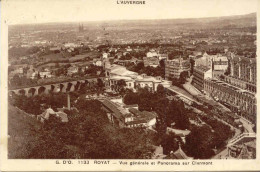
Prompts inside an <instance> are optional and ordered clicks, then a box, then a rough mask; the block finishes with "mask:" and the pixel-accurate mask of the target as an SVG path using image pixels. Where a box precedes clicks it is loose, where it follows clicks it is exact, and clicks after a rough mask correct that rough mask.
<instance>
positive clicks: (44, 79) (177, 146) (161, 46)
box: [8, 1, 257, 159]
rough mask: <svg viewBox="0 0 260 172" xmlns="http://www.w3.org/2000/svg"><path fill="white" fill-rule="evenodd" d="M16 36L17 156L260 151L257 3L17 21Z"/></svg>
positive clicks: (12, 85)
mask: <svg viewBox="0 0 260 172" xmlns="http://www.w3.org/2000/svg"><path fill="white" fill-rule="evenodd" d="M122 2H123V1H122ZM129 2H130V1H129ZM8 40H9V41H8V47H9V49H8V56H9V57H8V136H9V138H8V158H11V159H64V158H65V159H73V158H75V159H255V158H256V92H257V86H256V78H257V76H256V45H257V42H256V13H252V14H247V15H241V16H229V17H219V18H201V19H179V20H177V19H167V20H140V21H139V20H136V21H134V20H133V21H131V20H129V21H107V22H81V23H49V24H37V25H36V24H28V25H11V26H9V34H8ZM18 124H19V125H18Z"/></svg>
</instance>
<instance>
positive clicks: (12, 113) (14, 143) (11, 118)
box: [8, 105, 41, 159]
mask: <svg viewBox="0 0 260 172" xmlns="http://www.w3.org/2000/svg"><path fill="white" fill-rule="evenodd" d="M40 125H41V124H40V123H39V122H38V121H37V120H36V118H32V117H30V116H28V115H26V114H25V113H23V112H21V111H19V110H18V109H17V108H16V107H13V106H11V105H9V107H8V135H9V136H10V137H9V139H8V158H10V159H14V158H26V157H28V154H30V150H31V149H32V147H33V145H35V144H34V142H35V139H34V138H35V136H36V135H37V133H38V130H39V129H40Z"/></svg>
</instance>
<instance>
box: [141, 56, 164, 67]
mask: <svg viewBox="0 0 260 172" xmlns="http://www.w3.org/2000/svg"><path fill="white" fill-rule="evenodd" d="M143 60H144V66H145V67H147V66H152V67H157V66H158V65H159V64H160V63H159V59H158V58H157V57H144V58H143Z"/></svg>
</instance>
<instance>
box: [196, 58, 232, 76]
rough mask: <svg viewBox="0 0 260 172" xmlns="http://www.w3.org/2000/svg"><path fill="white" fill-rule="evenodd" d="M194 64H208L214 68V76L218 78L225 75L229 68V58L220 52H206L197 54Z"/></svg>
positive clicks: (207, 65)
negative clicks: (214, 53) (215, 53)
mask: <svg viewBox="0 0 260 172" xmlns="http://www.w3.org/2000/svg"><path fill="white" fill-rule="evenodd" d="M197 57H198V58H196V59H195V60H194V61H195V64H194V66H206V67H208V68H211V69H212V77H213V78H216V77H219V76H220V75H223V74H224V73H225V72H226V70H227V68H228V58H227V57H226V56H222V55H220V54H217V55H208V54H207V53H204V54H203V55H200V56H197Z"/></svg>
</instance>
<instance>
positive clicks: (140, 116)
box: [102, 99, 157, 128]
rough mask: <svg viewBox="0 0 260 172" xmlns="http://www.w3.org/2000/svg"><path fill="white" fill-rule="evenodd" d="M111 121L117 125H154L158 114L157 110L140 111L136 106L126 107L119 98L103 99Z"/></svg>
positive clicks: (121, 126)
mask: <svg viewBox="0 0 260 172" xmlns="http://www.w3.org/2000/svg"><path fill="white" fill-rule="evenodd" d="M102 104H103V107H104V109H105V110H106V112H107V116H108V119H109V120H110V122H111V123H112V124H113V125H114V126H117V127H120V128H123V127H128V128H132V127H138V126H144V127H153V126H154V125H155V124H156V117H157V114H156V113H155V112H148V111H142V112H141V111H139V110H138V109H137V108H134V107H126V106H125V105H124V104H123V103H122V102H119V101H117V100H108V99H105V100H102Z"/></svg>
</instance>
